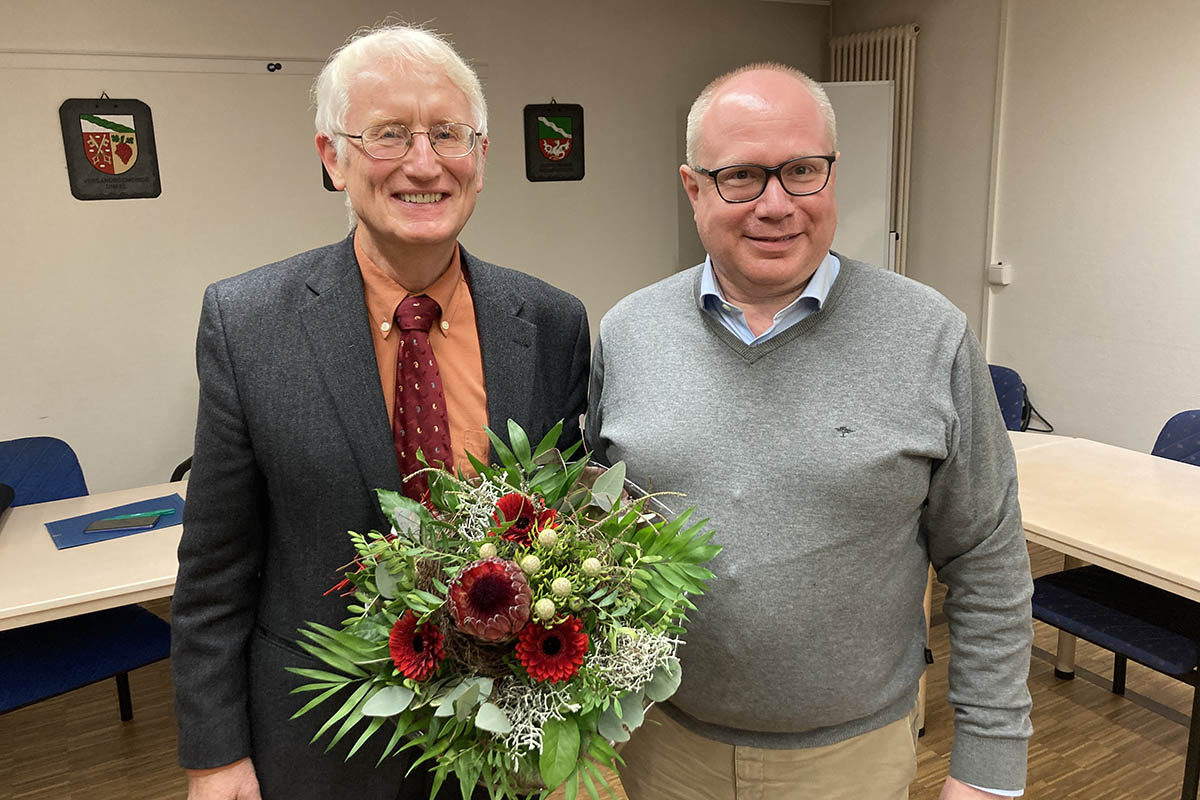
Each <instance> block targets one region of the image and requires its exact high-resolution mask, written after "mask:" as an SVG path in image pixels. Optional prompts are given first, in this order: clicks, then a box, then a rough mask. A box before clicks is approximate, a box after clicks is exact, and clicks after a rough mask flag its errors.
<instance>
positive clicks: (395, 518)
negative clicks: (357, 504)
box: [375, 489, 429, 534]
mask: <svg viewBox="0 0 1200 800" xmlns="http://www.w3.org/2000/svg"><path fill="white" fill-rule="evenodd" d="M375 491H376V494H377V495H378V496H379V507H380V508H381V509H383V513H384V515H385V516H386V517H387V518H388V519H389V520H391V522H392V526H393V527H394V528H395V529H396V532H397V533H402V534H407V533H412V534H416V533H419V532H420V530H421V522H422V521H424V520H427V519H429V512H428V511H427V510H425V507H424V506H422V505H421V504H420V503H418V502H417V501H416V500H413V499H412V498H411V497H405V496H404V495H402V494H400V493H399V492H390V491H388V490H386V489H376V490H375Z"/></svg>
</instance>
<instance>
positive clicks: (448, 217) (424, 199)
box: [317, 63, 488, 260]
mask: <svg viewBox="0 0 1200 800" xmlns="http://www.w3.org/2000/svg"><path fill="white" fill-rule="evenodd" d="M383 122H400V123H403V124H404V125H406V126H408V128H409V130H412V131H427V130H429V127H430V126H431V125H436V124H438V123H439V122H467V123H472V122H473V119H472V115H471V108H470V105H469V103H468V102H467V98H466V95H464V94H463V92H462V90H461V89H459V88H458V87H457V86H455V85H454V84H453V83H452V82H451V81H450V79H449V78H447V77H446V76H444V75H421V74H415V75H414V74H412V73H411V72H408V73H407V74H406V73H405V71H404V70H402V69H401V68H399V67H398V66H396V65H392V64H387V63H383V64H376V65H372V66H369V67H367V68H366V69H364V70H363V71H361V72H360V73H359V74H358V75H357V76H355V78H354V79H353V81H352V82H351V84H350V96H349V105H348V108H347V113H346V125H345V129H344V130H345V132H347V133H352V134H357V133H361V132H362V130H363V129H364V128H368V127H370V126H372V125H378V124H380V123H383ZM345 145H346V146H345V153H344V155H343V158H342V159H341V160H339V159H338V158H337V155H336V146H335V143H334V142H333V141H332V140H330V139H327V138H325V137H324V136H322V135H321V134H318V135H317V149H318V150H319V151H320V153H321V159H322V161H324V163H325V168H326V170H327V171H328V172H329V175H330V178H332V180H333V184H334V186H336V187H337V188H339V189H345V190H346V193H347V195H348V196H349V198H350V205H351V207H352V208H353V209H354V212H355V213H356V214H357V215H358V218H359V226H360V229H359V236H361V237H364V241H363V244H364V245H365V246H366V247H367V248H368V250H369V251H371V252H373V253H375V254H378V255H379V256H382V257H383V258H384V259H385V260H393V259H403V258H406V257H411V256H414V255H416V254H417V253H420V252H429V251H431V250H433V251H440V250H443V249H445V250H447V251H448V250H449V249H450V248H451V247H452V245H453V243H454V242H455V241H456V240H457V238H458V234H459V232H460V231H461V230H462V229H463V226H464V225H466V224H467V220H468V219H469V218H470V216H471V212H472V211H474V210H475V195H476V194H478V193H479V192H480V191H481V190H482V189H483V165H484V160H485V158H486V155H487V146H488V144H487V138H486V137H482V136H481V137H479V138H478V139H477V141H476V143H475V150H474V152H472V153H471V154H470V155H468V156H465V157H463V158H445V157H443V156H439V155H438V154H437V153H435V152H433V148H432V147H430V145H429V137H427V136H423V135H418V136H415V137H414V138H413V144H412V147H411V148H410V149H409V151H408V152H407V153H406V154H405V155H404V157H403V158H396V159H387V160H379V159H374V158H371V157H370V156H368V155H367V154H366V153H365V152H364V151H363V149H362V146H361V144H360V143H359V141H358V140H357V139H347V140H346V142H345Z"/></svg>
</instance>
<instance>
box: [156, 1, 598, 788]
mask: <svg viewBox="0 0 1200 800" xmlns="http://www.w3.org/2000/svg"><path fill="white" fill-rule="evenodd" d="M315 95H316V102H317V114H316V126H317V134H316V146H317V151H318V152H319V154H320V156H321V159H322V161H323V162H324V164H325V167H326V169H327V171H328V172H329V175H330V176H331V178H332V179H333V183H334V185H335V186H336V187H337V188H339V189H343V190H345V192H346V195H347V202H348V204H349V206H350V208H351V210H352V212H353V213H352V217H353V220H354V226H353V230H352V231H351V233H350V235H349V236H348V237H347V238H346V239H345V240H343V241H341V242H337V243H335V244H331V245H328V246H326V247H322V248H319V249H316V250H311V251H309V252H306V253H301V254H299V255H295V256H292V257H291V258H287V259H285V260H283V261H280V262H278V263H275V264H271V265H268V266H265V267H261V268H259V269H256V270H252V271H250V272H247V273H245V274H242V275H238V276H236V277H233V278H229V279H226V280H223V281H219V282H217V283H215V284H213V285H212V286H210V287H208V290H207V292H206V293H205V296H204V303H203V309H202V312H201V319H200V329H199V334H198V337H197V371H198V374H199V378H200V402H199V414H198V419H197V426H196V444H195V452H194V459H193V465H192V473H191V480H190V483H189V486H188V498H187V508H186V511H185V514H184V533H183V539H182V541H181V543H180V547H179V577H178V582H177V584H176V591H175V598H174V603H173V605H172V626H173V635H174V643H173V653H172V668H173V671H174V678H175V690H176V711H177V716H178V721H179V758H180V763H181V765H182V766H184V767H185V768H187V769H188V774H189V798H191V800H257V798H260V797H261V798H266V800H303V799H304V798H314V800H316V799H317V798H321V799H322V800H324V799H325V798H330V797H353V798H355V800H373V799H374V798H379V800H383V798H387V800H392V798H397V797H403V798H407V797H414V798H417V797H421V798H424V797H427V796H428V784H427V781H426V780H425V778H424V774H423V773H422V772H421V771H420V770H418V771H417V772H415V773H414V774H413V776H411V777H409V778H407V779H406V778H405V771H406V769H407V767H408V765H409V763H410V762H411V756H401V757H394V758H389V759H387V760H386V761H384V763H383V764H382V765H381V766H380V767H379V768H375V767H374V763H375V759H376V756H377V755H378V753H376V754H375V755H372V754H371V753H369V752H364V753H360V754H359V755H358V756H357V757H356V758H355V759H354V760H353V761H351V762H350V763H349V764H346V763H344V757H345V755H346V751H347V749H348V747H349V746H350V745H351V744H352V743H351V742H349V741H345V742H342V743H341V745H339V747H337V748H335V749H334V750H333V751H332V752H331V753H328V754H325V753H323V748H322V747H320V746H317V745H311V746H310V745H309V740H310V739H311V738H312V735H313V733H314V732H315V730H316V727H317V726H318V725H319V723H320V720H319V719H317V717H318V716H319V715H311V716H305V717H303V718H301V719H299V720H295V721H290V720H289V717H290V716H291V715H292V714H293V713H294V712H295V711H296V710H297V709H298V708H299V705H300V703H299V701H297V699H296V698H295V697H294V696H290V695H289V694H288V692H289V690H290V689H291V688H293V686H294V685H295V682H296V680H295V679H294V678H293V676H292V675H290V674H289V673H288V672H286V670H285V668H286V667H313V668H317V667H319V666H320V665H319V663H318V662H316V661H315V660H314V659H312V658H311V657H310V656H309V655H307V654H306V653H305V652H304V651H303V650H301V649H300V648H298V647H297V646H296V644H295V643H294V640H295V639H296V638H297V629H298V628H300V627H301V626H302V625H303V624H304V623H305V622H306V621H315V622H320V623H324V624H326V625H334V626H336V625H337V623H338V621H339V620H340V619H341V618H342V617H343V616H344V615H345V601H344V600H343V599H342V598H339V597H338V596H337V595H336V593H334V594H328V595H327V596H326V594H325V593H326V590H327V589H328V588H329V587H330V586H331V585H332V584H333V583H335V582H336V580H337V577H338V576H337V570H338V568H339V567H340V566H342V565H344V564H346V563H348V562H350V561H351V560H352V559H353V557H354V552H353V549H352V547H351V544H350V541H349V539H348V538H347V537H346V535H345V532H346V530H357V531H366V530H369V529H372V528H374V529H384V530H386V526H387V523H386V521H385V520H384V518H383V515H382V514H381V512H380V511H379V509H378V507H377V505H376V503H375V500H374V491H373V490H374V489H376V488H379V487H382V488H389V489H402V490H403V491H404V492H405V493H406V494H408V495H409V496H410V497H414V498H416V499H420V498H421V496H422V495H423V493H424V492H425V490H426V487H425V486H424V485H423V483H422V482H421V480H420V478H417V479H413V480H407V481H405V480H404V476H406V475H410V474H412V473H413V472H414V471H415V470H417V469H418V468H419V466H420V465H419V462H417V461H416V450H417V448H420V449H421V450H422V452H423V453H424V454H425V455H426V457H427V458H429V460H430V461H431V462H441V463H444V464H446V465H447V466H450V467H453V468H461V469H463V470H464V471H466V472H468V473H469V472H470V464H469V462H468V460H467V458H466V455H465V454H466V453H472V454H473V455H476V456H478V457H480V458H484V459H486V458H488V456H489V443H488V440H487V437H486V435H485V434H484V432H483V427H484V425H489V426H490V427H492V428H493V429H498V430H504V429H505V424H506V422H507V420H508V419H510V418H511V419H513V420H515V421H517V422H518V423H519V424H520V425H521V426H522V427H523V428H524V429H525V430H526V431H528V432H529V434H530V436H535V437H541V436H542V434H543V433H545V432H546V431H547V430H549V429H550V428H551V427H552V426H553V425H554V424H555V423H556V422H557V421H558V420H560V419H562V420H565V426H564V435H563V439H562V441H563V443H564V444H570V443H571V442H572V441H573V440H577V439H578V438H579V435H580V434H579V417H580V415H581V413H582V412H583V411H584V408H585V395H586V387H587V377H588V359H589V344H590V338H589V334H588V324H587V316H586V314H585V312H584V309H583V306H582V304H581V303H580V302H579V301H578V300H577V299H576V298H574V297H572V296H571V295H569V294H566V293H565V292H562V291H559V290H557V289H555V288H553V287H551V286H549V285H547V284H545V283H543V282H542V281H539V280H537V279H535V278H532V277H530V276H528V275H525V274H522V273H520V272H515V271H512V270H508V269H504V268H502V267H497V266H494V265H492V264H488V263H486V262H484V261H481V260H479V259H477V258H475V257H474V256H472V255H471V254H469V253H467V251H466V250H464V249H463V248H462V247H461V246H460V245H459V243H458V235H459V232H460V231H461V230H462V229H463V226H464V225H466V223H467V220H468V219H469V218H470V216H471V213H472V211H473V210H474V208H475V200H476V195H477V194H478V193H479V192H480V191H481V190H482V188H483V169H484V162H485V160H486V157H487V150H488V139H487V108H486V104H485V102H484V98H483V92H482V89H481V87H480V83H479V80H478V78H477V77H476V76H475V74H474V72H472V70H471V69H470V67H468V66H467V64H466V63H465V62H464V61H463V60H462V58H460V57H459V55H458V54H457V53H456V52H455V51H454V50H453V48H452V47H450V45H449V44H447V43H446V42H445V41H444V40H443V39H441V38H440V37H438V36H437V35H435V34H433V33H430V32H428V31H424V30H420V29H416V28H412V27H408V26H405V25H390V26H387V27H383V28H379V29H375V30H372V31H367V32H364V33H361V34H359V35H357V36H355V37H353V38H352V39H351V40H350V41H349V42H348V43H347V44H346V45H345V46H344V47H343V48H341V49H340V50H338V51H337V52H336V53H335V54H334V55H333V56H332V57H331V58H330V60H329V62H328V63H327V64H326V66H325V68H324V69H323V70H322V72H321V74H320V76H319V77H318V79H317V83H316V87H315ZM417 353H419V354H420V356H421V357H420V359H414V358H411V357H410V356H412V355H414V354H417ZM406 389H407V390H408V391H407V392H406V391H405V390H406ZM414 390H416V391H414ZM351 738H353V737H351ZM383 744H384V743H383V742H374V743H373V745H374V746H375V747H376V749H379V748H382V746H383ZM371 746H372V745H368V748H367V749H370V747H371Z"/></svg>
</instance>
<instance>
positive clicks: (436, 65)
mask: <svg viewBox="0 0 1200 800" xmlns="http://www.w3.org/2000/svg"><path fill="white" fill-rule="evenodd" d="M380 62H389V63H391V64H394V65H397V66H399V67H401V68H403V69H404V70H405V71H406V72H413V73H417V74H434V75H445V76H446V77H447V78H449V80H450V82H451V83H453V84H454V85H455V86H457V87H458V88H459V89H461V90H462V93H463V94H465V95H466V96H467V103H468V104H469V105H470V108H471V120H470V122H471V124H472V125H473V126H474V127H475V130H476V131H478V132H479V134H480V135H481V136H486V135H487V101H486V100H484V97H483V86H482V85H481V84H480V82H479V76H478V75H476V74H475V71H474V70H473V69H471V67H470V66H469V65H468V64H467V62H466V61H464V60H463V58H462V56H460V55H459V54H458V53H457V51H455V49H454V48H453V47H452V46H451V45H450V43H449V42H448V41H446V39H445V38H444V37H442V36H440V35H439V34H437V33H435V32H434V31H431V30H426V29H424V28H421V27H418V26H415V25H407V24H405V23H402V22H394V21H393V22H385V23H381V24H380V25H377V26H375V27H372V28H362V29H360V30H359V31H357V32H356V33H355V34H354V35H353V36H351V37H350V38H349V39H347V40H346V44H344V45H342V46H341V47H340V48H338V49H337V50H335V51H334V52H333V53H332V54H331V55H330V56H329V60H328V61H326V62H325V66H324V67H322V68H321V73H320V74H319V75H317V80H316V82H315V83H314V84H313V92H312V93H313V102H314V103H315V104H316V107H317V116H316V127H317V133H320V134H323V135H324V136H327V137H329V139H331V140H332V141H334V142H335V143H336V144H335V147H336V148H337V154H338V159H339V160H340V159H341V158H342V157H343V154H344V152H345V144H346V143H345V141H344V140H343V139H342V137H340V136H336V135H335V134H336V133H338V132H339V131H345V124H346V113H347V111H348V110H349V106H350V84H351V83H352V82H353V80H354V77H355V76H356V75H357V74H358V73H359V72H361V71H362V70H363V69H364V68H366V67H369V66H371V65H374V64H378V63H380Z"/></svg>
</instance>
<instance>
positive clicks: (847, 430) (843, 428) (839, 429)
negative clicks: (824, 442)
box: [834, 425, 854, 439]
mask: <svg viewBox="0 0 1200 800" xmlns="http://www.w3.org/2000/svg"><path fill="white" fill-rule="evenodd" d="M834 430H835V431H836V432H838V433H840V434H841V435H842V438H843V439H845V438H846V434H847V433H854V429H853V428H847V427H846V426H845V425H840V426H838V427H836V428H834Z"/></svg>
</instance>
